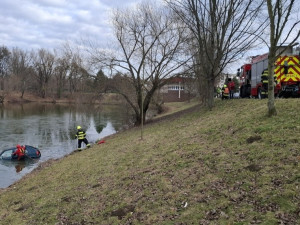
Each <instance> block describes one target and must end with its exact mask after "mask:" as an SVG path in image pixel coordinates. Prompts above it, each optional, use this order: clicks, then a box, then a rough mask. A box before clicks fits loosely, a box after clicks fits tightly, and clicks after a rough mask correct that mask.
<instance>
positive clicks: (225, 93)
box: [217, 78, 235, 100]
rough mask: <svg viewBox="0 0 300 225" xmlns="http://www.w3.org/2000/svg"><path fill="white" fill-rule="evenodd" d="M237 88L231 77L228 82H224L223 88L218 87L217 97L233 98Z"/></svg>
mask: <svg viewBox="0 0 300 225" xmlns="http://www.w3.org/2000/svg"><path fill="white" fill-rule="evenodd" d="M234 90H235V83H234V81H233V80H231V79H230V78H229V79H228V82H227V84H224V86H223V87H222V88H220V87H217V98H218V97H221V98H222V100H223V99H232V98H233V94H234Z"/></svg>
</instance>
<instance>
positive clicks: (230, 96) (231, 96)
mask: <svg viewBox="0 0 300 225" xmlns="http://www.w3.org/2000/svg"><path fill="white" fill-rule="evenodd" d="M233 93H234V92H233V90H229V98H230V99H233Z"/></svg>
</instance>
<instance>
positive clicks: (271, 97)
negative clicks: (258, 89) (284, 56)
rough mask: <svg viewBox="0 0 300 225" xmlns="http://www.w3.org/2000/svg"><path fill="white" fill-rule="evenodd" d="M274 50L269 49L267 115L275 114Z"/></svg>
mask: <svg viewBox="0 0 300 225" xmlns="http://www.w3.org/2000/svg"><path fill="white" fill-rule="evenodd" d="M275 57H276V56H275V50H271V49H270V53H269V61H268V72H269V73H268V74H269V79H268V116H269V117H272V116H276V115H277V111H276V108H275V96H274V63H273V62H275Z"/></svg>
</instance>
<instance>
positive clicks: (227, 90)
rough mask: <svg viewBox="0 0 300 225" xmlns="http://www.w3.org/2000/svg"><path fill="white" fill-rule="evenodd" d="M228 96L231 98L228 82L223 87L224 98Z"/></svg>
mask: <svg viewBox="0 0 300 225" xmlns="http://www.w3.org/2000/svg"><path fill="white" fill-rule="evenodd" d="M224 98H226V99H228V98H229V88H228V87H227V85H226V84H224V86H223V88H222V100H223V99H224Z"/></svg>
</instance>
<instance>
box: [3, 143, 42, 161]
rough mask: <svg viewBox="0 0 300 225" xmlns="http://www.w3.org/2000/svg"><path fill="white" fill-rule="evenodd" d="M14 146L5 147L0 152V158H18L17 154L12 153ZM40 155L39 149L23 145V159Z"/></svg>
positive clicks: (36, 157) (14, 149)
mask: <svg viewBox="0 0 300 225" xmlns="http://www.w3.org/2000/svg"><path fill="white" fill-rule="evenodd" d="M16 150H17V149H16V147H13V148H9V149H5V150H3V151H2V152H1V153H0V159H4V160H15V159H18V156H17V155H13V153H14V152H15V151H16ZM40 157H41V152H40V150H39V149H37V148H35V147H33V146H30V145H25V157H24V159H38V158H40Z"/></svg>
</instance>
